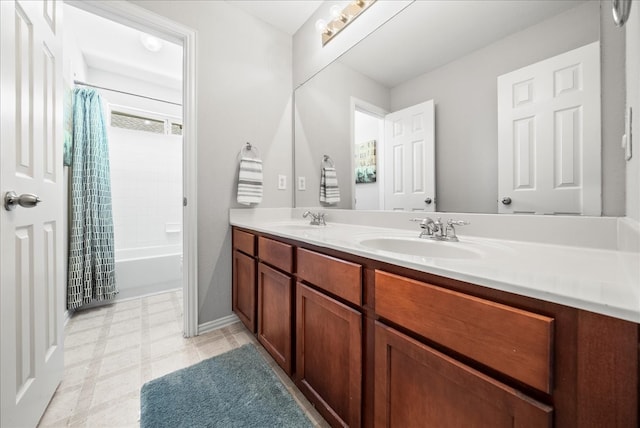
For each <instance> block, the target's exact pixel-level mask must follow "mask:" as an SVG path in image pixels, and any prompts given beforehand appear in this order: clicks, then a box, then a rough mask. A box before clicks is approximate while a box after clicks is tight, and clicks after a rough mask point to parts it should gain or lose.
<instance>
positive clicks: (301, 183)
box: [298, 176, 307, 190]
mask: <svg viewBox="0 0 640 428" xmlns="http://www.w3.org/2000/svg"><path fill="white" fill-rule="evenodd" d="M298 190H307V179H306V178H305V177H303V176H299V177H298Z"/></svg>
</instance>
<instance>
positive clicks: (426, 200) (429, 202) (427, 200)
mask: <svg viewBox="0 0 640 428" xmlns="http://www.w3.org/2000/svg"><path fill="white" fill-rule="evenodd" d="M431 202H433V200H432V199H431V198H427V199H425V200H424V203H425V204H427V205H430V204H431Z"/></svg>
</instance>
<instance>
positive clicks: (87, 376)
mask: <svg viewBox="0 0 640 428" xmlns="http://www.w3.org/2000/svg"><path fill="white" fill-rule="evenodd" d="M65 335H66V337H65V342H64V344H65V371H64V377H63V379H62V383H61V384H60V386H59V387H58V390H57V391H56V394H55V395H54V397H53V399H52V400H51V403H49V407H48V408H47V410H46V412H45V414H44V415H43V417H42V419H41V421H40V424H39V426H40V427H65V426H72V427H113V428H116V427H117V428H119V427H137V426H139V413H140V388H141V387H142V385H143V384H144V383H146V382H148V381H150V380H152V379H155V378H157V377H160V376H163V375H165V374H167V373H170V372H172V371H175V370H178V369H181V368H183V367H187V366H190V365H193V364H196V363H198V362H200V361H202V360H204V359H207V358H210V357H213V356H215V355H219V354H222V353H224V352H226V351H229V350H231V349H234V348H237V347H239V346H242V345H244V344H245V343H254V344H256V345H257V341H256V339H255V337H254V336H253V335H252V334H251V333H249V332H248V330H246V329H245V328H244V326H243V325H242V324H241V323H239V322H238V323H235V324H232V325H230V326H228V327H225V328H221V329H218V330H215V331H211V332H209V333H206V334H202V335H200V336H197V337H193V338H189V339H185V338H183V337H182V292H181V291H172V292H168V293H163V294H158V295H154V296H150V297H144V298H140V299H135V300H129V301H125V302H121V303H115V304H111V305H107V306H102V307H99V308H94V309H87V310H84V311H79V312H76V314H75V315H74V316H73V317H72V318H71V320H69V323H68V324H67V326H66V328H65ZM257 348H258V349H259V350H260V352H261V354H262V355H264V357H265V359H266V360H267V362H268V363H269V365H270V366H271V367H272V368H273V369H274V371H275V372H276V374H277V375H278V376H279V378H280V379H281V380H282V382H283V384H284V385H285V386H286V388H287V389H288V390H289V391H290V392H291V394H292V395H293V397H294V399H295V400H296V401H297V402H298V403H299V404H300V406H301V407H302V408H303V409H304V411H305V412H306V414H307V416H308V417H309V419H310V420H311V421H312V422H313V423H314V425H316V426H320V427H326V426H328V424H327V423H326V422H325V421H324V419H322V417H321V416H320V415H319V414H318V413H317V412H316V410H315V409H314V408H313V406H312V405H311V404H310V403H309V402H308V401H307V400H306V399H305V398H304V396H303V395H302V393H301V392H300V391H299V390H298V389H297V388H296V387H295V386H294V385H293V383H292V382H291V380H290V379H289V378H288V377H287V376H286V375H285V374H284V372H283V371H282V370H281V369H280V368H279V367H278V366H277V364H276V363H275V361H274V360H273V359H271V357H269V356H268V354H267V353H266V352H265V351H264V349H263V348H262V347H261V346H260V345H258V346H257Z"/></svg>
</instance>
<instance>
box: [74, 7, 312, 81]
mask: <svg viewBox="0 0 640 428" xmlns="http://www.w3.org/2000/svg"><path fill="white" fill-rule="evenodd" d="M227 2H228V3H230V4H232V5H234V6H236V7H238V8H240V9H242V10H244V11H245V12H247V13H249V14H250V15H252V16H255V17H256V18H258V19H260V20H262V21H265V22H267V23H269V24H271V25H273V26H274V27H276V28H277V29H279V30H281V31H283V32H285V33H286V34H289V35H293V34H294V33H295V32H296V31H297V30H298V28H300V26H301V25H302V24H304V23H305V22H306V21H307V19H309V16H311V15H312V14H313V12H315V10H316V9H317V8H318V6H319V5H320V4H322V3H323V1H322V0H227ZM64 20H65V31H69V32H70V34H71V36H72V37H74V38H75V41H76V44H77V45H78V48H79V49H80V51H81V52H82V55H83V57H84V60H85V62H86V64H87V66H88V67H91V68H95V69H99V70H104V71H107V72H112V73H117V74H121V75H125V76H128V77H132V78H135V79H140V80H144V81H147V82H150V83H155V84H157V85H160V86H164V87H168V88H172V89H180V88H181V87H182V46H179V45H176V44H174V43H171V42H167V41H163V47H162V49H160V51H159V52H150V51H148V50H146V49H145V48H144V47H143V46H142V44H141V43H140V34H141V32H140V31H138V30H135V29H133V28H130V27H127V26H125V25H121V24H118V23H116V22H114V21H111V20H109V19H106V18H102V17H100V16H97V15H94V14H91V13H88V12H85V11H84V10H81V9H78V8H76V7H73V6H70V5H68V4H64Z"/></svg>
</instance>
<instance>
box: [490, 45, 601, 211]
mask: <svg viewBox="0 0 640 428" xmlns="http://www.w3.org/2000/svg"><path fill="white" fill-rule="evenodd" d="M600 150H601V149H600V45H599V42H595V43H592V44H589V45H586V46H583V47H581V48H578V49H575V50H572V51H569V52H566V53H564V54H561V55H558V56H555V57H552V58H549V59H547V60H544V61H541V62H538V63H535V64H532V65H529V66H527V67H524V68H521V69H519V70H516V71H513V72H511V73H508V74H505V75H502V76H499V77H498V165H499V169H498V171H499V172H498V191H499V194H498V212H500V213H530V214H534V213H535V214H582V215H596V216H599V215H600V214H601V185H600V169H601V165H600ZM507 198H508V199H507Z"/></svg>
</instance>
